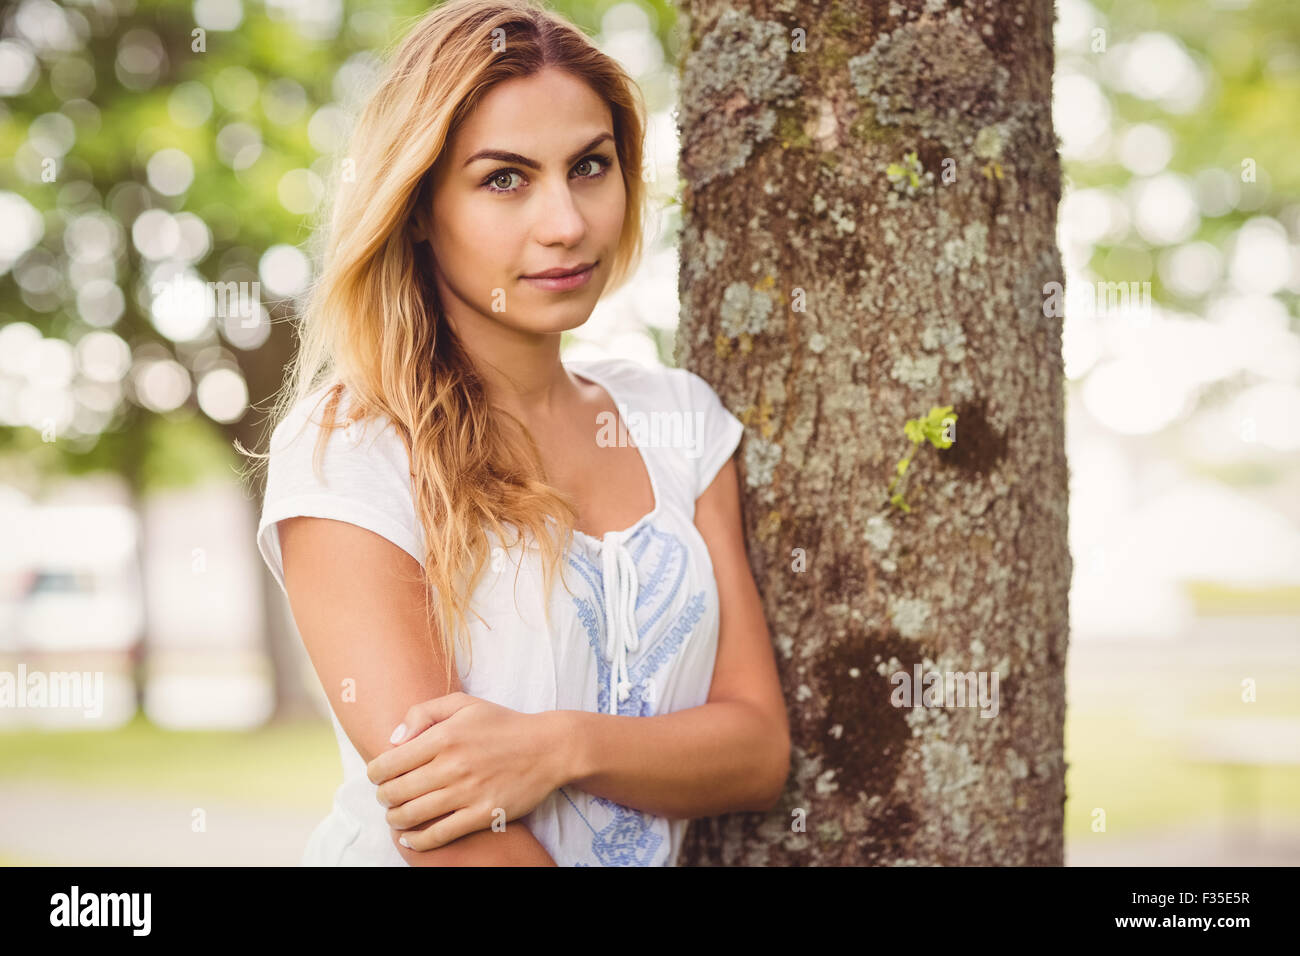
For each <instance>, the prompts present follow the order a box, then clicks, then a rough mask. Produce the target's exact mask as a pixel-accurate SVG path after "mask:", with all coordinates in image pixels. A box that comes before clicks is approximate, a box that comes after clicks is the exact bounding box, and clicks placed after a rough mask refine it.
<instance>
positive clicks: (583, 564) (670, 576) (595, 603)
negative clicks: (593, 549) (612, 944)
mask: <svg viewBox="0 0 1300 956" xmlns="http://www.w3.org/2000/svg"><path fill="white" fill-rule="evenodd" d="M626 544H627V547H628V549H629V552H630V553H631V554H632V557H633V559H634V560H635V562H636V565H637V575H638V587H637V601H636V627H637V635H638V637H639V639H640V647H639V648H638V650H637V652H636V653H635V654H632V655H629V658H628V661H627V669H628V679H629V681H630V682H631V683H632V688H631V692H630V693H629V694H628V698H627V700H625V701H620V702H619V704H618V713H619V714H620V715H625V716H629V717H644V716H648V715H649V714H650V713H651V702H650V701H648V700H646V699H645V687H646V682H647V681H648V680H650V679H652V678H654V677H655V676H656V675H657V674H658V673H659V672H660V671H661V670H663V669H664V668H665V667H666V666H667V665H668V664H669V663H670V662H671V661H672V659H673V658H674V657H675V656H676V654H677V652H678V651H679V650H680V649H681V647H682V645H683V643H684V642H685V641H686V638H687V637H688V636H689V635H690V634H691V632H692V631H693V630H694V629H695V626H696V624H697V623H698V622H699V621H700V619H701V618H702V617H703V615H704V611H705V609H706V607H707V604H706V598H705V595H706V593H707V592H705V591H697V592H695V593H694V594H691V595H688V596H687V598H686V600H685V602H684V604H683V606H682V608H681V610H680V611H679V612H677V614H676V615H674V616H673V618H672V620H671V623H670V624H669V625H668V626H666V627H664V626H660V625H662V623H663V620H664V618H665V617H666V616H667V615H668V613H669V611H670V609H671V608H672V607H673V605H674V603H676V601H677V598H678V596H679V594H680V592H681V587H682V582H683V581H684V580H685V578H686V565H687V557H688V552H687V549H686V546H685V545H684V544H683V543H682V541H681V539H680V538H678V537H677V536H676V535H674V534H672V533H670V532H665V531H660V530H658V529H656V528H654V527H653V526H652V525H649V524H645V525H642V526H641V527H640V528H638V529H637V531H636V532H635V533H634V534H633V535H632V537H631V538H629V539H628V541H627V542H626ZM655 544H657V545H659V547H658V548H657V549H652V545H655ZM652 550H653V552H654V553H653V554H651V552H652ZM646 561H651V562H653V563H651V564H650V565H649V566H648V567H644V565H645V563H646ZM568 563H569V565H570V566H571V567H572V568H574V569H575V570H576V571H577V572H578V575H579V577H580V578H581V579H582V580H583V581H585V582H586V583H587V589H588V591H589V596H588V597H585V598H583V597H579V596H578V595H577V594H575V595H574V597H573V601H574V607H575V609H576V613H577V617H578V620H579V622H581V624H582V626H583V629H584V630H585V631H586V633H587V642H588V644H589V645H590V646H591V649H592V653H593V654H594V655H595V657H596V675H597V676H596V688H597V691H596V696H597V701H596V710H597V712H598V713H608V712H609V670H610V667H612V666H613V665H612V663H611V662H610V661H607V660H605V627H606V623H605V622H606V620H607V617H606V611H605V590H604V580H603V577H602V573H601V566H600V564H599V563H598V562H596V561H593V560H591V559H590V558H589V557H587V556H586V555H585V554H578V553H572V552H571V553H570V554H569V557H568ZM579 590H580V589H577V588H575V591H579ZM560 793H562V794H564V797H565V799H566V800H568V801H569V803H570V805H571V806H572V807H573V809H574V812H575V813H577V814H578V816H579V818H580V819H581V820H582V822H583V823H584V824H586V826H587V828H588V829H589V830H591V832H592V840H591V852H592V853H593V854H594V855H595V857H596V859H597V860H599V861H600V864H601V865H602V866H649V865H651V864H652V862H653V860H654V858H655V854H656V852H657V851H658V849H659V847H660V846H661V845H662V844H663V842H664V838H663V836H661V835H660V834H659V833H656V832H654V830H653V829H652V826H653V824H654V822H655V821H656V820H658V819H659V818H658V817H655V816H653V815H651V814H646V813H642V812H641V811H639V810H634V809H632V808H631V807H626V806H623V805H622V804H619V803H615V802H613V801H612V800H606V799H604V798H603V797H595V796H593V797H592V798H591V800H592V802H593V803H595V804H597V805H599V806H601V807H603V808H604V809H605V810H607V811H608V812H609V813H610V814H611V819H610V821H609V822H608V823H607V824H606V825H605V826H604V827H602V828H601V829H599V830H597V829H596V827H595V826H593V825H592V823H591V821H590V820H588V819H587V817H586V816H585V815H583V813H582V811H581V810H579V809H578V806H577V804H576V803H574V801H573V799H572V798H571V797H569V795H568V794H567V793H565V791H564V788H560ZM575 865H576V866H584V865H586V864H582V863H578V864H575Z"/></svg>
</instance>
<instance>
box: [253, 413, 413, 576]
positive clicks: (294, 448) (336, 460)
mask: <svg viewBox="0 0 1300 956" xmlns="http://www.w3.org/2000/svg"><path fill="white" fill-rule="evenodd" d="M318 395H319V393H317V395H313V396H309V397H308V398H307V399H305V400H304V401H303V402H301V403H299V405H297V406H295V407H294V408H293V409H292V410H291V411H290V412H289V414H287V415H286V416H285V418H284V420H283V421H282V422H280V424H279V425H277V426H276V428H275V430H274V431H273V432H272V434H271V448H270V459H269V464H268V466H267V477H266V493H265V496H264V498H263V501H262V516H261V519H260V520H259V521H258V526H257V548H258V551H260V552H261V555H262V559H263V560H264V561H265V562H266V565H267V567H268V568H270V570H271V574H272V575H274V577H275V580H276V582H277V583H278V584H279V585H280V588H281V590H284V562H283V558H282V555H281V553H280V535H279V531H278V528H277V523H278V522H280V521H283V520H284V519H285V518H292V517H296V516H300V515H301V516H304V517H312V518H332V519H334V520H336V521H346V522H348V523H349V524H354V525H356V526H358V527H360V528H365V529H366V530H367V531H373V532H374V533H375V534H378V535H380V536H381V537H383V538H386V539H387V540H389V541H391V542H392V543H393V544H395V545H397V546H398V547H399V548H401V549H402V550H403V551H405V552H406V553H407V554H409V555H411V556H412V557H413V558H415V560H416V561H418V562H420V563H421V564H423V563H424V555H423V535H422V534H421V533H420V530H419V522H418V520H417V519H416V515H415V506H414V501H413V499H412V495H411V476H410V456H409V455H408V453H407V451H406V446H405V445H404V444H403V442H402V440H401V438H400V437H399V436H398V434H397V432H396V430H395V429H394V428H393V426H392V424H391V423H390V422H388V421H387V420H386V419H375V418H371V419H367V420H365V421H362V422H358V423H355V424H352V425H349V426H348V427H346V428H340V429H335V430H331V431H330V433H329V437H328V438H327V439H326V445H325V448H324V450H323V451H322V453H321V462H320V470H319V473H318V472H317V471H316V469H315V467H314V460H313V459H314V457H315V452H316V442H317V437H318V436H319V435H320V432H321V424H320V423H321V422H322V420H323V419H324V416H325V414H326V407H327V402H326V401H320V400H319V399H318V397H317V396H318ZM345 407H346V402H345V401H342V400H341V401H340V402H339V403H338V406H337V411H336V414H337V415H339V416H340V417H342V415H343V409H344V408H345ZM286 593H287V591H286Z"/></svg>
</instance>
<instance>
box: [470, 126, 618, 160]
mask: <svg viewBox="0 0 1300 956" xmlns="http://www.w3.org/2000/svg"><path fill="white" fill-rule="evenodd" d="M613 138H614V136H613V134H611V133H601V134H600V135H599V136H597V137H596V138H595V139H593V140H592V141H591V142H590V143H588V144H587V145H586V146H584V147H582V149H580V150H578V151H577V152H576V153H574V154H573V155H572V156H570V157H569V162H570V163H573V162H576V161H577V160H579V159H581V158H582V156H583V154H584V153H586V152H587V151H588V150H592V149H595V148H596V147H597V146H599V145H600V144H601V143H603V142H605V140H607V139H613ZM480 159H495V160H498V161H499V162H503V163H515V164H517V165H519V166H527V167H528V168H529V169H541V168H542V164H541V163H539V162H538V161H537V160H535V159H529V158H528V157H527V156H520V155H519V154H518V153H511V152H507V151H506V150H503V149H480V150H479V151H478V152H477V153H475V154H474V155H473V156H471V157H470V158H469V159H467V160H465V164H464V165H466V166H468V165H469V164H470V163H472V162H475V161H477V160H480Z"/></svg>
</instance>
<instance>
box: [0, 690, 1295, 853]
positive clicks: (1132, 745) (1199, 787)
mask: <svg viewBox="0 0 1300 956" xmlns="http://www.w3.org/2000/svg"><path fill="white" fill-rule="evenodd" d="M1284 683H1285V686H1284V687H1282V688H1280V690H1282V691H1285V692H1279V693H1275V694H1274V696H1273V699H1274V700H1277V701H1279V703H1278V704H1276V705H1275V706H1272V707H1267V706H1266V705H1265V704H1264V703H1260V704H1255V705H1242V704H1238V703H1234V702H1233V701H1232V700H1231V699H1229V698H1227V697H1224V696H1223V695H1221V694H1212V693H1210V692H1209V691H1204V692H1201V693H1199V694H1198V693H1196V692H1189V693H1188V695H1187V696H1186V697H1185V698H1184V700H1185V701H1186V702H1187V703H1186V704H1185V705H1184V713H1187V714H1188V715H1189V716H1192V717H1197V718H1214V717H1240V716H1242V714H1243V711H1242V707H1243V706H1249V707H1251V708H1252V709H1251V710H1249V711H1247V713H1250V714H1257V715H1259V716H1265V715H1269V716H1286V715H1293V714H1294V712H1295V708H1294V706H1293V705H1292V703H1291V702H1293V701H1300V678H1292V679H1288V680H1287V681H1285V682H1284ZM1254 708H1258V709H1254ZM1168 723H1171V724H1173V725H1175V726H1176V725H1177V724H1178V723H1179V721H1178V719H1177V717H1176V716H1174V715H1170V719H1169V721H1168ZM1066 760H1067V761H1068V763H1069V767H1068V769H1067V772H1066V794H1067V800H1066V806H1065V826H1066V835H1067V837H1069V838H1071V839H1076V838H1086V837H1089V836H1100V835H1097V834H1093V833H1092V811H1093V808H1095V807H1101V808H1103V809H1104V810H1105V811H1106V831H1107V833H1108V834H1110V835H1126V836H1128V835H1137V834H1139V833H1141V832H1142V831H1145V830H1149V829H1151V828H1154V827H1160V826H1167V825H1172V824H1177V823H1188V822H1194V821H1204V822H1205V823H1206V825H1207V826H1213V825H1215V824H1216V823H1217V822H1218V821H1219V820H1220V819H1221V818H1222V816H1223V815H1224V814H1225V813H1226V812H1233V811H1237V810H1244V808H1243V807H1237V806H1235V805H1234V804H1233V803H1231V802H1230V801H1231V800H1235V799H1237V795H1238V794H1239V793H1240V790H1239V788H1238V787H1237V786H1236V784H1237V783H1239V782H1240V781H1239V779H1238V778H1239V777H1240V775H1241V774H1244V773H1254V774H1255V778H1254V779H1255V781H1256V788H1257V789H1256V792H1257V795H1258V797H1257V799H1258V802H1259V804H1260V806H1261V807H1262V808H1264V809H1263V811H1262V812H1264V813H1266V814H1268V815H1269V816H1271V817H1273V818H1279V819H1281V818H1290V819H1294V820H1297V821H1300V768H1294V767H1269V768H1263V769H1261V770H1259V771H1246V770H1232V771H1227V770H1224V769H1220V768H1215V767H1207V766H1200V765H1196V764H1192V763H1188V762H1187V761H1185V760H1184V759H1182V758H1181V757H1180V756H1179V753H1178V751H1177V749H1176V748H1175V747H1173V746H1171V744H1170V742H1169V741H1168V740H1167V739H1166V738H1165V737H1164V736H1163V735H1162V733H1161V731H1160V729H1159V728H1157V727H1155V726H1153V724H1152V722H1151V720H1150V719H1149V718H1148V716H1147V713H1146V712H1144V711H1142V710H1141V709H1140V707H1139V706H1138V705H1137V704H1135V706H1134V707H1133V708H1132V709H1121V708H1118V707H1114V706H1110V707H1107V708H1106V709H1105V710H1096V709H1083V708H1079V707H1072V708H1071V709H1070V710H1069V711H1068V713H1067V719H1066ZM0 767H3V768H5V769H4V772H3V774H0V786H3V784H4V783H5V782H6V781H14V780H23V781H40V780H50V781H54V782H61V783H67V784H71V785H75V786H77V787H84V788H86V789H87V790H95V789H98V790H112V791H118V792H135V793H140V792H148V793H152V794H158V795H174V796H183V797H193V796H194V795H196V794H203V795H207V796H212V797H218V798H223V799H228V800H230V801H231V802H235V803H244V804H246V805H248V806H250V807H265V808H268V809H270V808H296V809H302V810H307V811H312V810H318V811H319V812H320V813H321V814H322V815H324V814H325V813H326V812H328V810H329V806H330V801H331V800H332V798H333V793H334V790H335V788H336V787H337V786H338V784H339V782H340V768H339V763H338V750H337V746H336V744H335V741H334V735H333V733H332V730H331V728H330V725H329V724H328V723H327V722H324V721H320V722H315V721H313V722H300V723H287V724H277V725H273V726H271V727H268V728H265V729H262V730H257V731H251V732H234V731H172V730H163V729H160V728H158V727H155V726H154V725H152V724H150V723H149V721H148V720H146V719H145V718H144V717H143V716H139V715H137V717H136V718H135V719H134V720H132V721H131V722H130V723H129V724H127V725H125V726H123V727H122V728H120V729H118V730H114V731H108V732H100V733H95V732H86V731H78V732H43V731H42V732H32V731H26V732H8V733H0ZM25 865H31V864H30V863H29V861H26V860H19V859H15V858H12V857H7V856H3V855H0V866H25Z"/></svg>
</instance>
